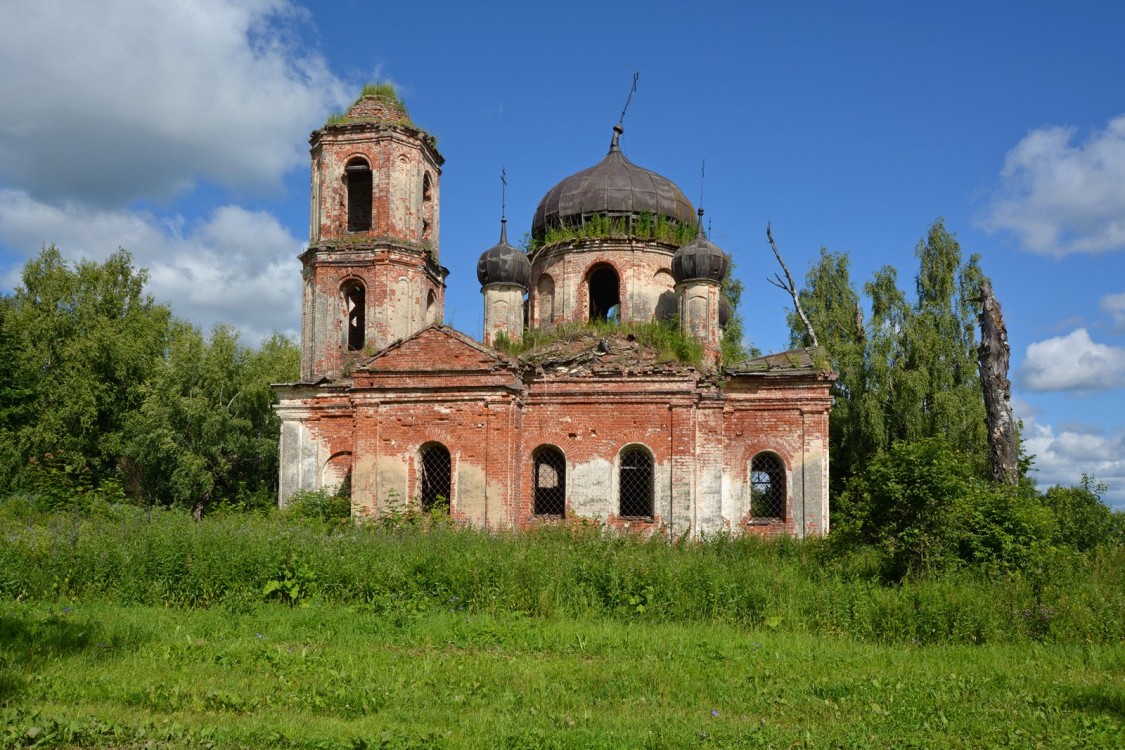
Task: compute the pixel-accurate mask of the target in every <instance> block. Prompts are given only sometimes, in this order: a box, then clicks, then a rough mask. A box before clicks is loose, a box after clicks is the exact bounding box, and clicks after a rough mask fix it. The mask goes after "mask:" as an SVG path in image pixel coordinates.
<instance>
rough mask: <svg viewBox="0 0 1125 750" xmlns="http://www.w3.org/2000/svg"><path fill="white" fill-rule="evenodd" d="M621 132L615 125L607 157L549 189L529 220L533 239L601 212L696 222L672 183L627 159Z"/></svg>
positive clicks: (621, 129) (688, 206) (688, 204)
mask: <svg viewBox="0 0 1125 750" xmlns="http://www.w3.org/2000/svg"><path fill="white" fill-rule="evenodd" d="M623 132H624V129H623V128H622V127H621V126H620V125H615V126H614V127H613V139H612V141H611V142H610V146H609V153H608V154H606V157H605V158H604V159H602V160H601V161H600V162H598V163H597V164H595V165H594V166H592V167H590V168H588V169H584V170H582V171H581V172H577V173H575V174H572V175H571V176H570V177H567V178H566V179H564V180H563V181H562V182H560V183H558V184H557V185H555V186H554V187H553V188H551V189H550V190H548V191H547V194H546V195H544V196H543V200H541V201H540V202H539V207H538V208H536V209H535V217H534V219H532V222H531V234H532V236H533V237H536V238H542V237H543V236H544V235H545V234H546V231H547V229H548V228H549V227H554V226H564V225H565V226H573V225H575V224H578V223H580V222H581V221H582V220H583V219H584V218H586V217H589V216H593V215H597V214H606V215H609V216H639V215H641V214H644V213H651V214H652V215H654V216H664V217H667V218H670V219H675V220H676V221H679V222H681V223H683V224H691V223H693V222H694V220H695V209H694V208H693V207H692V205H691V202H690V201H689V200H688V199H687V197H686V196H684V193H683V191H682V190H680V189H679V188H678V187H677V186H676V184H675V183H674V182H672V181H671V180H669V179H668V178H667V177H663V176H661V175H658V174H657V173H656V172H652V171H650V170H648V169H645V168H643V167H638V166H637V165H636V164H634V163H633V162H631V161H629V160H628V159H627V158H625V154H624V153H622V151H621V145H620V143H619V140H620V137H621V134H622V133H623Z"/></svg>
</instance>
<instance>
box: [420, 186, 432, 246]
mask: <svg viewBox="0 0 1125 750" xmlns="http://www.w3.org/2000/svg"><path fill="white" fill-rule="evenodd" d="M433 226H434V187H433V185H432V184H431V183H430V173H429V172H426V174H424V175H423V176H422V239H423V240H428V239H431V238H432V236H433Z"/></svg>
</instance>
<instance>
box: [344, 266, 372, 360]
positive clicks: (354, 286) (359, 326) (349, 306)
mask: <svg viewBox="0 0 1125 750" xmlns="http://www.w3.org/2000/svg"><path fill="white" fill-rule="evenodd" d="M340 291H341V292H342V293H343V295H344V314H345V316H346V320H345V323H346V325H345V328H346V331H347V337H348V351H350V352H358V351H363V347H364V345H365V344H366V343H367V312H366V311H367V292H366V290H365V289H364V288H363V284H362V282H359V281H356V280H354V279H353V280H351V281H346V282H344V285H343V286H342V287H341V288H340Z"/></svg>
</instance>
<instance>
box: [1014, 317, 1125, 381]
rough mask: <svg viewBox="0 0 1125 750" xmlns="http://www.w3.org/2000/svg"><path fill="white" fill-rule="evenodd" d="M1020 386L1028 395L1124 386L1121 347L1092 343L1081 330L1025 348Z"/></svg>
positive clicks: (1124, 356)
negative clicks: (1029, 393) (1031, 392)
mask: <svg viewBox="0 0 1125 750" xmlns="http://www.w3.org/2000/svg"><path fill="white" fill-rule="evenodd" d="M1019 380H1020V382H1021V383H1022V384H1023V385H1024V386H1025V387H1026V388H1028V389H1029V390H1032V391H1077V392H1079V393H1089V392H1092V391H1103V390H1111V389H1114V388H1121V387H1123V386H1125V347H1120V346H1109V345H1107V344H1099V343H1096V342H1095V341H1094V340H1093V339H1091V338H1090V334H1089V333H1088V332H1087V331H1086V329H1085V328H1079V329H1077V330H1075V331H1073V332H1071V333H1069V334H1067V335H1066V336H1059V337H1056V338H1052V339H1047V340H1045V341H1040V342H1038V343H1035V344H1030V345H1028V347H1027V354H1026V355H1025V356H1024V360H1023V366H1022V367H1021V368H1020V372H1019Z"/></svg>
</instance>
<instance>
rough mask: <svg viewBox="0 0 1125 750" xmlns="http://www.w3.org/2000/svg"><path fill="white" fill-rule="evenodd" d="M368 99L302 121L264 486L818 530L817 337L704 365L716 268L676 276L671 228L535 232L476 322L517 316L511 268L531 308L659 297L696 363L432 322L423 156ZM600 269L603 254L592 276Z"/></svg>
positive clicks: (637, 520)
mask: <svg viewBox="0 0 1125 750" xmlns="http://www.w3.org/2000/svg"><path fill="white" fill-rule="evenodd" d="M368 99H369V98H368ZM368 99H361V100H360V102H359V103H357V105H356V108H353V110H352V112H349V115H348V118H345V122H344V123H342V124H338V125H329V126H326V128H324V129H322V130H320V131H317V132H316V133H314V134H313V138H312V144H313V148H312V155H313V173H314V177H313V200H312V205H313V227H312V232H311V235H312V236H311V240H310V247H309V250H308V251H307V252H306V253H305V254H304V255H302V256H301V259H302V262H303V263H304V275H305V284H306V286H305V292H304V315H303V318H302V355H303V357H302V373H301V376H302V377H301V382H298V383H294V384H287V385H279V386H276V390H277V392H278V395H279V398H280V403H279V406H278V407H277V408H278V414H279V415H280V416H281V420H282V435H281V464H282V467H281V487H280V497H281V503H282V504H284V503H285V502H287V501H288V500H289V499H290V498H292V496H293V495H294V494H295V493H296V492H298V491H301V490H315V489H332V488H336V487H339V486H340V485H341V484H342V483H343V482H344V481H345V479H349V480H350V487H351V497H352V508H353V513H354V514H356V515H366V516H378V515H380V514H384V513H388V512H395V511H402V510H405V509H407V508H412V507H413V508H419V507H428V506H430V505H435V504H444V503H448V506H449V512H450V513H451V515H452V516H453V517H454V518H455V519H459V520H462V521H464V522H465V523H469V524H472V525H476V526H480V527H486V528H514V527H526V526H529V525H533V524H536V523H543V522H557V521H558V520H560V519H563V518H568V517H584V518H596V519H601V520H602V521H604V522H606V523H608V524H610V525H613V526H615V527H620V528H627V529H633V530H637V531H639V532H641V533H668V534H674V535H682V534H688V535H693V536H697V535H700V534H708V533H717V532H732V533H756V534H767V535H772V534H793V535H797V536H804V535H806V534H824V533H826V532H827V531H828V413H829V409H830V407H831V393H830V386H831V381H832V379H833V377H834V375H833V374H832V373H831V372H829V371H828V369H827V367H825V366H824V365H823V363H822V362H821V361H820V360H821V359H822V357H821V355H820V353H819V352H816V351H806V350H797V351H794V352H787V353H784V354H782V355H774V356H772V357H764V358H759V359H757V360H752V361H751V362H749V363H745V364H744V365H743V366H742V367H741V368H740V369H739V370H737V371H733V372H732V371H727V370H722V369H718V368H715V367H713V366H712V365H713V364H714V360H713V359H711V357H714V356H717V341H718V335H719V329H718V315H719V313H718V300H717V298H718V284H717V282H714V281H708V280H706V279H702V278H700V279H695V278H689V279H686V280H684V282H683V283H681V284H679V285H677V283H676V280H675V279H674V278H673V276H672V271H671V266H672V258H673V255H674V253H675V252H676V248H675V247H671V246H667V245H665V244H661V243H658V242H654V241H647V242H646V241H641V240H636V239H628V238H616V239H586V240H582V241H574V242H569V243H556V245H554V246H550V247H548V248H543V249H541V250H540V251H539V252H538V253H537V255H536V256H534V257H533V260H532V266H531V269H532V270H531V273H530V280H528V275H527V271H524V272H523V276H522V281H512V280H511V279H501V280H499V281H496V280H493V279H491V278H489V279H482V283H485V281H488V282H489V283H486V284H485V286H484V289H483V292H484V297H485V304H486V314H485V320H486V326H485V337H486V341H488V342H490V343H491V340H492V336H493V335H494V334H495V333H496V332H497V331H505V332H509V331H518V330H519V329H520V328H521V325H520V324H521V323H522V315H523V312H522V309H521V308H522V306H523V299H522V297H523V291H524V288H523V287H522V286H520V284H526V285H527V287H528V290H527V291H528V295H529V300H528V318H529V324H530V325H531V326H532V327H543V328H549V327H552V326H557V325H560V324H563V323H579V322H584V321H585V320H587V319H588V317H591V316H593V315H595V314H596V313H597V310H596V304H595V305H592V304H591V299H590V298H591V295H594V296H597V295H599V294H600V295H602V296H603V298H604V300H609V301H611V302H612V301H614V299H615V300H616V304H617V305H618V308H617V309H618V310H619V311H620V312H619V314H620V317H621V319H622V320H623V321H649V320H652V319H653V318H654V317H657V316H659V315H661V314H662V305H663V306H664V311H665V312H667V311H669V310H670V312H671V313H672V314H675V313H676V312H677V311H678V312H679V313H680V314H681V315H682V317H683V319H684V320H685V321H687V322H686V326H687V329H688V332H689V333H690V334H691V335H693V336H695V337H696V338H697V339H699V340H700V341H701V342H702V343H704V345H705V348H706V349H707V351H708V357H709V358H708V360H706V361H705V365H704V369H703V370H700V369H698V368H696V367H691V366H687V365H681V364H678V363H661V362H658V361H656V359H655V358H654V357H651V356H649V355H648V353H646V352H645V351H643V350H642V349H640V348H638V346H637V345H636V344H635V343H632V342H630V340H629V339H628V338H627V337H626V336H625V335H624V334H623V335H622V336H621V337H616V338H613V340H606V339H604V338H603V339H602V340H601V341H591V342H590V344H591V345H590V346H589V347H586V348H585V349H582V346H581V345H580V346H579V348H580V349H581V351H578V352H577V353H572V354H573V356H569V357H568V358H563V359H556V360H554V361H550V362H533V361H530V360H527V359H520V358H516V357H510V356H507V355H505V354H502V353H500V352H498V351H496V350H495V349H493V348H492V347H491V346H487V345H484V344H481V343H478V342H476V341H473V340H472V339H470V338H468V337H467V336H465V335H463V334H461V333H458V332H457V331H454V330H452V329H450V328H448V327H445V326H443V325H441V319H442V314H441V310H442V305H443V302H444V288H445V285H444V279H445V271H444V269H442V268H441V267H440V266H438V265H437V260H436V259H437V234H436V229H437V220H438V211H437V210H438V198H437V195H438V193H437V187H438V178H439V176H440V170H439V167H440V165H441V163H442V158H441V157H440V155H438V154H437V152H436V150H435V149H434V148H433V143H432V140H430V139H429V138H428V136H426V135H425V134H424V133H421V132H420V131H417V130H415V129H414V128H413V127H412V126H409V125H408V124H403V123H404V122H405V121H406V120H405V112H403V111H401V109H400V108H398V107H397V105H396V106H392V105H394V103H393V102H392V103H387V102H385V101H381V100H380V101H375V102H371V101H368ZM361 105H362V106H361ZM349 118H350V119H349ZM619 133H620V131H618V134H619ZM616 138H617V137H616V136H615V139H614V148H616V147H617V139H616ZM626 164H628V162H626ZM349 170H351V171H349ZM368 172H370V173H371V174H368ZM646 174H651V173H646ZM357 175H358V176H357ZM369 184H370V188H368V185H369ZM357 196H359V198H360V199H361V200H359V201H357ZM685 201H686V199H685ZM368 202H370V206H371V216H370V218H369V219H366V220H365V218H364V216H363V215H362V211H359V212H358V213H359V215H358V217H357V208H356V206H357V204H362V207H363V210H366V205H367V203H368ZM689 208H690V206H689ZM681 213H683V212H682V211H681ZM367 224H369V225H370V228H367V229H365V228H363V227H365V226H367ZM701 236H702V235H701ZM499 247H500V246H498V248H499ZM504 249H506V250H507V249H510V248H508V247H506V246H505V248H504ZM716 252H718V251H717V250H716ZM501 255H502V254H501ZM497 257H500V256H497ZM520 262H521V263H523V262H524V261H523V260H522V259H520ZM483 264H484V259H483V258H482V266H483ZM599 269H612V274H610V273H608V272H606V271H602V273H601V276H600V277H599V279H597V280H594V281H592V280H591V279H592V276H593V275H594V274H596V273H598V271H599ZM513 278H515V277H514V276H513ZM606 279H609V281H608V282H607V281H606ZM596 284H601V285H602V286H601V287H598V288H595V285H596ZM607 284H608V285H609V286H606V285H607ZM614 285H616V286H614ZM360 287H362V293H361V292H360ZM606 289H609V292H606ZM606 295H608V296H606ZM604 300H603V301H604ZM596 302H597V300H595V303H596ZM489 305H492V306H493V307H492V308H491V309H489V308H488V306H489ZM357 310H358V311H359V312H357ZM602 312H603V314H604V311H602ZM517 315H518V316H519V317H518V318H517V317H516V316H517Z"/></svg>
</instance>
